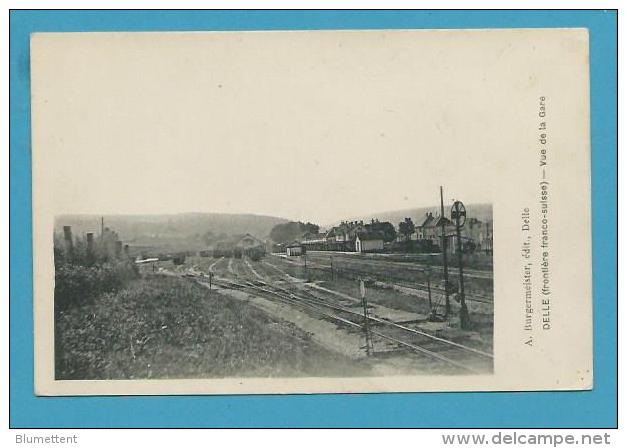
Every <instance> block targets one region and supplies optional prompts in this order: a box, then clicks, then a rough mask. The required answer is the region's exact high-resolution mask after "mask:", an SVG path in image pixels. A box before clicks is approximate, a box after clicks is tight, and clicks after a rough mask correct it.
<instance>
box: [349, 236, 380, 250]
mask: <svg viewBox="0 0 627 448" xmlns="http://www.w3.org/2000/svg"><path fill="white" fill-rule="evenodd" d="M382 250H383V236H382V235H379V234H377V233H358V234H357V235H356V236H355V252H380V251H382Z"/></svg>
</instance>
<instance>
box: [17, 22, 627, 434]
mask: <svg viewBox="0 0 627 448" xmlns="http://www.w3.org/2000/svg"><path fill="white" fill-rule="evenodd" d="M10 25H11V30H10V37H11V45H10V49H11V52H10V82H11V87H10V94H11V106H10V132H11V135H10V163H11V166H10V189H11V193H10V196H11V203H10V226H11V227H10V229H11V236H10V263H11V264H10V281H11V294H10V301H11V311H10V317H11V324H10V335H11V342H10V356H11V365H10V392H11V396H10V424H11V426H12V427H15V428H30V427H51V428H52V427H55V428H56V427H615V426H616V425H617V401H616V392H617V389H616V388H617V378H616V374H617V370H616V367H617V365H616V348H617V347H616V346H617V339H616V336H617V333H616V315H617V289H616V287H617V282H616V278H617V277H616V276H617V226H616V223H617V221H616V208H617V188H616V187H617V177H616V176H617V171H616V156H617V153H616V147H617V146H616V145H617V128H616V126H617V103H616V94H617V79H616V75H617V71H616V64H617V60H616V58H617V42H616V33H617V14H616V12H613V11H610V12H603V11H561V12H560V11H509V12H505V11H356V12H355V11H339V12H335V11H309V12H297V11H265V12H264V11H12V12H11V16H10ZM509 27H513V28H534V27H585V28H588V29H589V30H590V50H591V51H590V55H591V98H592V104H591V108H592V123H591V124H592V196H593V197H592V207H593V214H592V221H593V222H592V224H593V274H594V381H595V386H594V390H593V391H586V392H538V393H530V392H525V393H404V394H357V395H310V396H307V395H292V396H189V397H168V396H161V397H72V398H51V397H39V398H38V397H35V396H34V394H33V323H32V322H33V314H32V313H33V309H32V305H33V300H32V293H33V289H32V249H31V247H32V245H31V232H32V226H31V146H30V93H29V92H30V84H29V75H30V73H29V34H30V33H32V32H43V31H160V30H163V31H196V30H288V29H289V30H291V29H379V28H509ZM573 194H580V193H579V192H575V191H574V192H573ZM572 219H577V214H576V211H575V213H574V214H573V216H572ZM573 247H576V245H575V244H573ZM573 256H577V255H576V253H575V254H574V255H573ZM573 275H576V273H573Z"/></svg>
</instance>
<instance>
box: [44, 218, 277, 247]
mask: <svg viewBox="0 0 627 448" xmlns="http://www.w3.org/2000/svg"><path fill="white" fill-rule="evenodd" d="M100 218H101V217H100V216H99V215H61V216H57V217H56V219H55V226H54V227H55V228H54V230H55V232H62V231H63V226H65V225H69V226H72V232H73V234H74V235H76V236H81V235H83V234H85V233H86V232H94V233H95V234H96V235H100ZM286 222H288V220H287V219H283V218H277V217H273V216H261V215H252V214H226V213H181V214H173V215H105V216H104V225H105V227H109V228H110V229H112V230H115V231H116V232H117V233H118V235H119V237H120V239H121V240H122V241H124V242H126V243H129V244H132V245H136V246H137V245H145V246H171V247H178V248H190V249H191V248H198V247H200V246H206V245H209V244H211V242H212V241H214V240H216V239H219V238H222V237H227V236H231V235H238V234H244V233H250V234H251V235H254V236H256V237H257V238H262V239H263V238H265V237H267V236H268V234H269V233H270V231H271V230H272V228H273V227H274V226H275V225H277V224H282V223H286Z"/></svg>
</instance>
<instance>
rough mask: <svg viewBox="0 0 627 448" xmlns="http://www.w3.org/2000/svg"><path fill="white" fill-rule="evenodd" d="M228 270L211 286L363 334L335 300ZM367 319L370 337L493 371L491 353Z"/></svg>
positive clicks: (356, 316)
mask: <svg viewBox="0 0 627 448" xmlns="http://www.w3.org/2000/svg"><path fill="white" fill-rule="evenodd" d="M244 266H246V267H248V269H249V270H250V271H251V273H252V271H253V270H254V268H253V267H252V266H250V265H249V264H248V265H247V264H246V263H242V264H240V267H244ZM229 271H232V272H231V273H232V275H233V277H234V278H233V279H230V278H223V277H219V278H215V277H214V279H213V283H214V284H216V285H218V286H219V287H221V288H225V289H235V290H242V291H247V292H253V293H255V294H256V295H261V296H263V297H266V298H268V299H270V300H273V301H278V302H281V303H284V304H288V305H290V306H293V307H296V308H299V309H301V310H303V311H306V312H308V313H313V314H315V315H317V316H320V317H322V318H324V319H326V320H329V321H332V322H334V323H336V324H337V325H338V326H344V327H348V328H351V329H353V330H356V331H365V330H364V329H365V323H366V320H365V319H366V318H365V317H364V315H363V313H361V312H358V311H356V310H354V309H351V308H349V307H347V306H344V305H342V304H340V303H338V302H337V300H329V299H328V298H325V297H322V296H321V295H318V294H314V293H313V292H311V291H307V290H304V289H298V290H297V291H295V290H293V289H289V288H286V287H284V286H281V285H277V284H276V282H272V283H270V282H269V281H266V280H262V279H261V278H259V277H261V274H259V272H256V274H255V273H253V275H254V278H245V277H242V276H240V272H239V270H238V271H237V272H235V269H229ZM264 273H265V272H264ZM205 276H206V274H204V273H200V274H199V275H198V277H200V279H198V280H200V281H201V282H202V278H203V277H205ZM292 286H293V285H292ZM367 319H368V324H369V325H368V328H369V332H370V334H371V336H374V337H377V338H379V339H380V340H383V341H386V342H387V343H390V344H392V345H394V346H396V347H402V348H404V349H407V350H410V351H412V352H415V353H419V354H421V355H424V356H427V357H429V358H431V359H435V360H438V361H439V362H442V363H444V364H446V365H448V366H452V367H454V368H456V369H459V370H461V371H464V372H467V373H474V374H479V373H485V372H486V371H488V370H490V369H491V368H492V361H493V356H492V354H490V353H487V352H484V351H481V350H478V349H475V348H473V347H469V346H466V345H463V344H460V343H457V342H454V341H451V340H448V339H444V338H441V337H438V336H434V335H432V334H429V333H427V332H424V331H422V330H420V329H416V328H411V327H408V326H406V325H403V324H398V323H396V322H392V321H390V320H387V319H382V318H380V317H377V316H372V315H370V316H368V318H367Z"/></svg>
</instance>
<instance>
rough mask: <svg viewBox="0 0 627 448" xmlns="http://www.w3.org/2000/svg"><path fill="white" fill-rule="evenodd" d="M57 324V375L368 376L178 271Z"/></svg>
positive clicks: (291, 328) (66, 315) (292, 329)
mask: <svg viewBox="0 0 627 448" xmlns="http://www.w3.org/2000/svg"><path fill="white" fill-rule="evenodd" d="M56 328H57V333H56V378H57V379H134V378H199V377H203V378H212V377H226V376H254V377H289V376H320V375H345V374H350V375H367V374H369V368H368V366H367V365H362V364H360V363H359V362H355V361H354V360H349V359H347V358H345V357H343V356H341V355H339V354H337V353H334V352H331V351H329V350H326V349H324V348H322V347H320V346H319V345H317V344H316V343H314V342H313V341H312V338H311V335H310V334H307V333H306V332H304V331H302V330H301V329H299V328H298V327H296V326H295V325H294V324H291V323H290V322H286V321H284V320H281V319H276V318H273V317H272V316H270V315H269V314H267V313H264V312H262V311H260V310H259V309H257V308H255V307H252V306H249V305H248V304H247V303H246V302H245V301H238V300H232V299H230V298H225V297H224V296H223V295H221V294H219V293H217V292H215V291H212V292H209V290H208V289H207V288H205V287H203V286H200V285H198V284H196V283H193V282H190V281H188V280H186V279H182V278H177V277H174V276H166V275H146V276H144V277H143V278H142V279H140V280H136V281H134V282H132V283H131V284H130V285H129V286H128V287H127V288H125V289H123V290H121V291H118V292H115V293H111V294H104V295H102V296H101V297H98V298H97V299H96V300H94V301H93V303H91V304H87V305H84V306H79V307H74V308H71V309H69V310H67V311H64V312H62V313H61V314H60V316H59V318H58V322H57V327H56Z"/></svg>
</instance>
